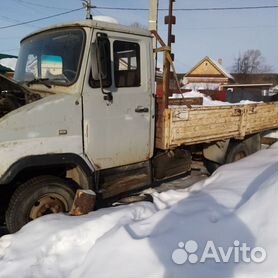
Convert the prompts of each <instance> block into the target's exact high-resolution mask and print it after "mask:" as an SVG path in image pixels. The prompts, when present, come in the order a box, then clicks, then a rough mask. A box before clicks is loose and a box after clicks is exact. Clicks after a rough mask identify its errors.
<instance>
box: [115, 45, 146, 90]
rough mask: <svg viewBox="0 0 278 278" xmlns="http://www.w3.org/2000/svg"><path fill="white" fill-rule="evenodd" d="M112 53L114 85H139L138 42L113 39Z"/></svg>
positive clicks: (118, 86)
mask: <svg viewBox="0 0 278 278" xmlns="http://www.w3.org/2000/svg"><path fill="white" fill-rule="evenodd" d="M113 53H114V78H115V86H116V87H117V88H120V87H139V86H140V84H141V72H140V46H139V44H138V43H133V42H126V41H119V40H117V41H114V44H113Z"/></svg>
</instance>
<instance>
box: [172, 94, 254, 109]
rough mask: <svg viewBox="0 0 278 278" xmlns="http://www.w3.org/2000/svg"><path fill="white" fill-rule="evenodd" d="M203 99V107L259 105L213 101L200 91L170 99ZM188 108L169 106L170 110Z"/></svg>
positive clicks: (173, 96)
mask: <svg viewBox="0 0 278 278" xmlns="http://www.w3.org/2000/svg"><path fill="white" fill-rule="evenodd" d="M197 97H201V98H203V105H202V106H227V105H244V104H252V103H259V102H256V101H251V100H241V101H240V102H237V103H230V102H228V101H227V102H224V101H220V100H212V99H211V97H210V96H206V95H205V94H202V93H200V92H199V91H198V90H192V91H190V92H186V93H183V94H173V95H172V96H171V97H169V99H171V98H197ZM182 107H187V106H186V105H169V108H172V109H174V108H182ZM192 107H200V105H192Z"/></svg>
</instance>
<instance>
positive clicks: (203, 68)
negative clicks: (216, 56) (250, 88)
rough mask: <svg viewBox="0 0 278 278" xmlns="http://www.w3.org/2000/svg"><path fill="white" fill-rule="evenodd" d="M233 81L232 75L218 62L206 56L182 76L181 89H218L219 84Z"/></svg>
mask: <svg viewBox="0 0 278 278" xmlns="http://www.w3.org/2000/svg"><path fill="white" fill-rule="evenodd" d="M233 83H235V80H234V77H233V76H232V75H231V74H230V73H228V71H226V70H225V69H224V68H223V66H222V65H221V60H219V61H218V62H216V61H214V60H213V59H212V58H210V57H208V56H206V57H205V58H203V59H202V60H201V61H200V62H199V63H198V64H197V65H196V66H194V67H193V68H192V69H191V70H190V71H189V72H188V73H187V74H185V76H184V77H183V84H184V87H183V89H187V90H199V91H200V90H218V89H219V87H220V85H225V84H233Z"/></svg>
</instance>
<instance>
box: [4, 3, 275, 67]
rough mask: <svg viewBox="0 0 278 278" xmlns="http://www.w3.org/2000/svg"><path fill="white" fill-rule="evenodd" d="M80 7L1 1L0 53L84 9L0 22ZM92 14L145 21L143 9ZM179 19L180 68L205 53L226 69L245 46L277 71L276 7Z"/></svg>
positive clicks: (78, 15)
mask: <svg viewBox="0 0 278 278" xmlns="http://www.w3.org/2000/svg"><path fill="white" fill-rule="evenodd" d="M92 2H93V5H96V6H99V7H101V6H107V7H129V8H131V7H135V8H148V7H149V0H140V1H132V0H129V1H127V0H117V1H115V0H92ZM277 4H278V1H276V0H176V2H175V3H174V7H176V8H211V7H241V6H262V5H277ZM80 7H82V4H81V0H47V1H45V0H1V9H0V42H1V43H0V53H8V54H15V55H16V54H18V50H19V42H20V39H21V38H22V37H24V36H25V35H27V34H28V33H30V32H33V31H35V30H37V29H40V28H42V27H46V26H49V25H51V24H56V23H61V22H68V21H71V20H83V19H84V18H85V11H83V10H81V11H77V12H74V13H70V14H67V15H63V16H59V17H56V18H52V19H48V20H43V21H39V22H35V23H30V24H26V25H21V26H17V27H13V28H9V29H2V30H1V27H2V26H6V25H10V24H15V23H20V22H22V21H27V20H32V19H37V18H41V17H46V16H49V15H53V14H56V13H60V12H64V11H68V10H70V9H75V8H80ZM160 7H161V8H166V7H168V0H160ZM165 14H166V12H164V11H161V12H160V16H159V33H160V34H161V36H162V37H163V38H164V39H165V41H166V31H167V29H166V25H164V19H163V18H164V16H165ZM94 15H107V16H112V17H114V18H116V19H117V20H118V21H119V22H120V23H122V24H132V23H134V22H138V23H140V24H143V25H146V26H147V25H148V12H147V11H119V10H117V11H114V10H103V9H100V8H97V9H95V10H94ZM175 15H176V17H177V24H176V25H175V26H174V28H173V33H174V34H175V35H176V43H175V44H174V45H173V51H174V53H175V63H176V67H177V70H178V72H186V71H188V70H189V69H190V68H192V67H193V66H194V65H195V64H196V63H197V62H198V61H200V60H201V59H202V58H203V57H204V56H210V57H212V58H214V59H215V60H217V59H219V58H221V59H222V60H223V65H224V67H226V68H228V69H229V68H230V67H231V66H232V64H233V62H234V58H235V57H236V56H237V55H238V54H239V53H240V52H241V53H242V52H244V51H245V50H247V49H260V50H261V52H262V54H263V56H264V57H265V58H266V63H267V64H270V65H272V66H273V69H274V71H275V72H278V32H277V31H278V9H277V8H276V9H265V10H248V11H246V10H242V11H238V10H237V11H198V12H197V11H194V12H193V11H191V12H188V11H176V12H175Z"/></svg>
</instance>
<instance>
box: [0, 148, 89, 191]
mask: <svg viewBox="0 0 278 278" xmlns="http://www.w3.org/2000/svg"><path fill="white" fill-rule="evenodd" d="M61 171H62V172H63V174H64V175H65V176H64V177H67V178H70V179H72V180H73V181H75V183H76V184H77V185H79V186H80V188H83V189H93V187H94V186H93V173H94V170H92V169H91V168H90V167H89V166H88V164H87V163H86V161H85V160H84V159H83V158H82V157H81V156H79V155H77V154H74V153H65V154H43V155H32V156H27V157H23V158H21V159H20V160H18V161H16V162H15V163H14V164H12V165H11V166H10V167H9V168H8V170H7V171H6V172H5V173H4V175H3V176H2V177H1V180H0V184H11V183H13V182H14V181H15V180H18V179H19V178H23V179H24V178H25V179H28V178H32V177H35V176H37V175H42V174H56V173H58V172H61ZM34 173H35V174H34ZM26 177H27V178H26Z"/></svg>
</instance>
